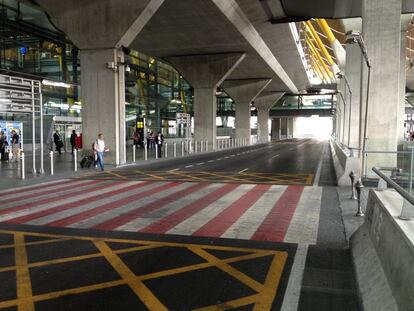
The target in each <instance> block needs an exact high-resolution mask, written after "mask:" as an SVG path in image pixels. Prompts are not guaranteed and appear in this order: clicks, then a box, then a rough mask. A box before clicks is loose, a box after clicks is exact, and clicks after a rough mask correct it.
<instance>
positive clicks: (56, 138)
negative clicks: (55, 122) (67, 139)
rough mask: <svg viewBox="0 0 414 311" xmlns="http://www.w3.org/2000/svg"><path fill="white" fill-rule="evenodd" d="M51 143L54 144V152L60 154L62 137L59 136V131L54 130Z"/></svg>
mask: <svg viewBox="0 0 414 311" xmlns="http://www.w3.org/2000/svg"><path fill="white" fill-rule="evenodd" d="M53 141H54V142H55V146H56V151H57V152H59V154H62V151H61V149H62V147H63V141H62V136H60V134H59V130H56V132H55V134H53Z"/></svg>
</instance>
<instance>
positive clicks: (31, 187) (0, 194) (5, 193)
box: [0, 180, 73, 197]
mask: <svg viewBox="0 0 414 311" xmlns="http://www.w3.org/2000/svg"><path fill="white" fill-rule="evenodd" d="M71 182H73V180H61V181H57V182H52V183H47V184H40V185H35V186H26V187H21V188H14V189H13V190H9V191H5V192H2V193H0V197H4V196H7V195H11V194H16V191H17V192H19V193H21V192H24V191H32V190H39V189H43V188H47V187H54V186H57V185H63V184H67V183H71Z"/></svg>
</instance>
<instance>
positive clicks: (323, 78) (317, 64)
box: [311, 55, 331, 83]
mask: <svg viewBox="0 0 414 311" xmlns="http://www.w3.org/2000/svg"><path fill="white" fill-rule="evenodd" d="M311 56H312V59H313V61H314V64H315V66H316V68H317V69H318V70H319V73H320V75H321V76H322V79H321V80H322V81H324V82H325V83H330V81H331V80H330V78H329V76H328V74H327V73H326V71H325V70H324V69H323V68H322V65H321V64H320V63H319V62H318V60H317V57H316V56H314V55H311Z"/></svg>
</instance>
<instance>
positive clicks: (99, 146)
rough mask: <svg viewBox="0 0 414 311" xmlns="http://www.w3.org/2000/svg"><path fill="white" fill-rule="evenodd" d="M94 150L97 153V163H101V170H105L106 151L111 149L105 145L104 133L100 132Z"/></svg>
mask: <svg viewBox="0 0 414 311" xmlns="http://www.w3.org/2000/svg"><path fill="white" fill-rule="evenodd" d="M93 150H94V151H95V154H96V161H95V165H99V167H100V168H101V171H103V170H104V152H108V151H109V149H108V148H107V147H106V145H105V141H104V137H103V134H102V133H99V135H98V139H97V140H96V141H95V143H94V145H93Z"/></svg>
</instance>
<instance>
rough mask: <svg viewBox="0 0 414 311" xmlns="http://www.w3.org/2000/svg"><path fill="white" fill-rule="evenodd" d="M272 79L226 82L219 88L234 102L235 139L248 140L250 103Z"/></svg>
mask: <svg viewBox="0 0 414 311" xmlns="http://www.w3.org/2000/svg"><path fill="white" fill-rule="evenodd" d="M271 81H272V79H240V80H226V81H224V82H223V83H222V84H221V86H222V87H223V88H224V90H225V91H226V93H227V94H228V95H230V97H231V98H233V100H234V101H235V102H236V138H238V139H246V141H249V140H250V115H251V110H250V103H251V102H252V101H253V100H254V99H255V98H256V97H257V96H258V95H259V94H260V93H261V92H262V91H263V90H264V89H265V88H266V87H267V86H268V85H269V83H270V82H271Z"/></svg>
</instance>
